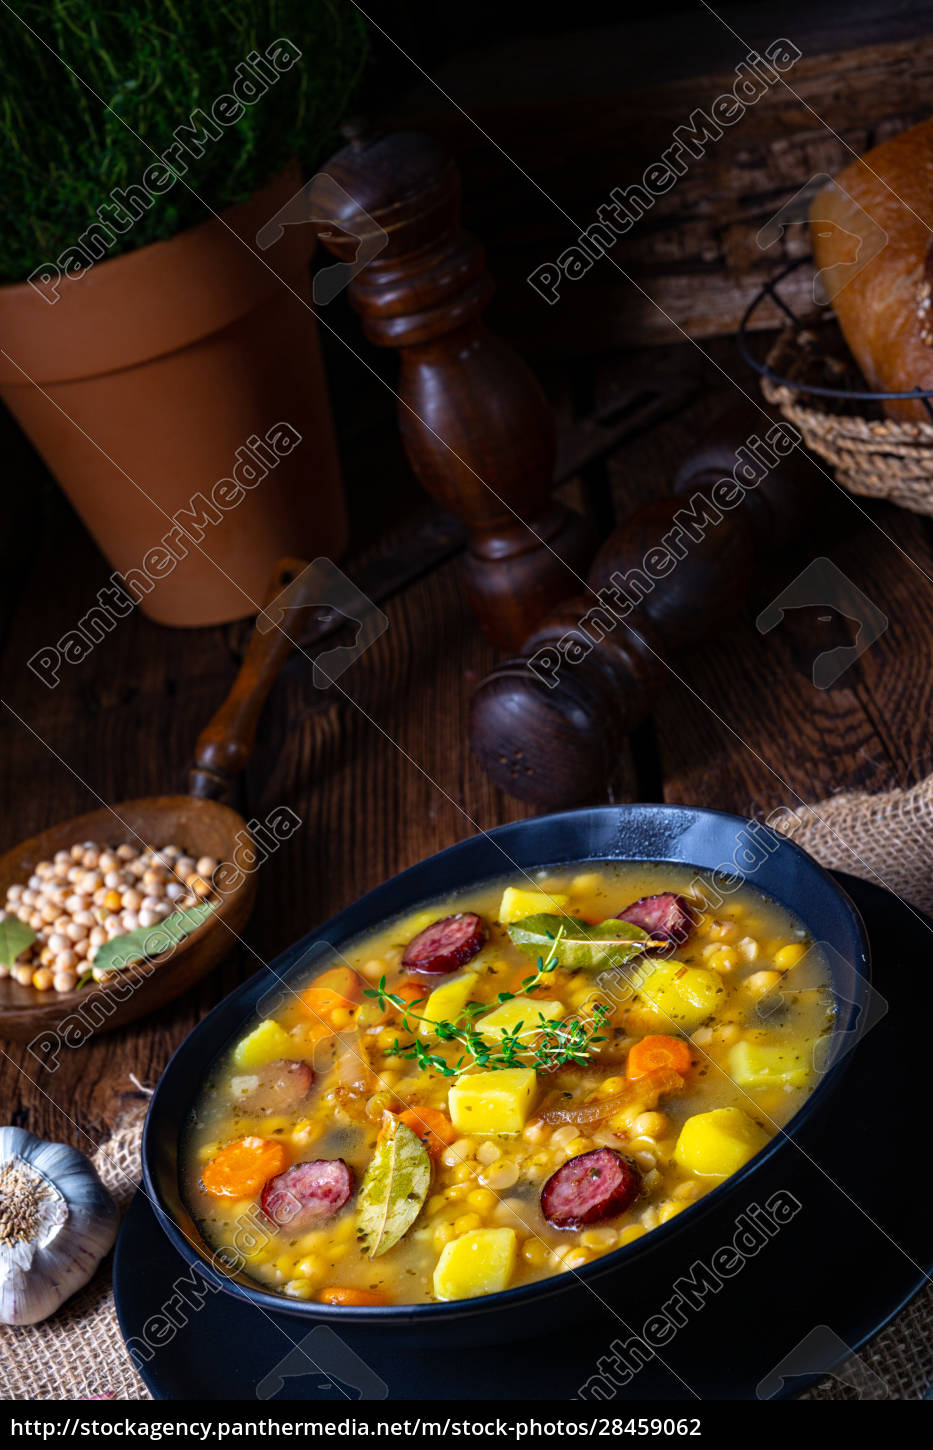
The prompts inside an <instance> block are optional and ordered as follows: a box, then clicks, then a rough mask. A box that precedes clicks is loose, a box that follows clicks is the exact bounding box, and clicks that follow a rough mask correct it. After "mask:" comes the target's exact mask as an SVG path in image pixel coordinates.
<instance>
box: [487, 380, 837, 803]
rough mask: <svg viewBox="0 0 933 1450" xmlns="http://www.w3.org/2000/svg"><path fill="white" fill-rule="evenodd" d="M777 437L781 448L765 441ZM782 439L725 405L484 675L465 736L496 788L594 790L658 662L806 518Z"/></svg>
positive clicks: (732, 606)
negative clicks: (568, 587) (664, 486)
mask: <svg viewBox="0 0 933 1450" xmlns="http://www.w3.org/2000/svg"><path fill="white" fill-rule="evenodd" d="M775 429H776V430H777V431H774V430H775ZM778 435H780V448H781V450H782V451H781V452H778V451H777V449H776V448H775V447H773V446H771V444H769V443H767V442H765V439H777V438H778ZM792 435H793V430H792V429H790V428H789V427H788V426H787V425H786V424H777V425H769V424H768V423H767V422H766V421H765V420H764V419H762V416H761V414H760V412H758V410H756V409H753V408H750V407H747V406H743V407H742V408H739V409H736V410H735V411H734V412H733V413H731V414H729V415H727V417H726V418H725V419H724V420H722V421H721V422H720V423H719V424H717V426H716V429H715V431H714V432H713V433H712V434H711V435H710V436H709V437H708V438H707V439H706V440H704V441H703V442H702V443H701V444H700V446H699V447H698V448H697V449H696V450H695V451H694V452H693V453H692V454H691V455H690V456H689V457H688V458H687V459H686V460H685V461H684V463H683V464H682V465H681V468H680V469H679V471H678V473H677V477H676V480H675V484H674V490H675V491H674V493H673V495H672V496H671V497H668V498H660V499H656V500H654V501H652V502H651V503H648V504H646V505H645V506H644V507H643V508H640V509H638V510H637V511H636V512H635V513H633V514H632V515H631V517H630V518H629V519H628V520H626V522H625V523H623V524H621V525H620V526H619V527H618V528H617V529H616V530H615V532H614V533H613V534H611V535H610V537H609V539H608V540H607V541H606V543H605V544H604V545H603V547H602V549H601V550H600V551H599V553H598V554H597V556H596V559H595V560H594V563H593V566H592V568H591V570H590V573H589V578H588V581H587V582H588V584H589V587H590V590H591V591H592V592H591V593H589V594H587V595H583V594H578V595H576V596H575V597H574V598H571V599H568V600H566V601H565V602H564V603H563V604H562V605H561V606H560V607H559V608H558V609H557V610H555V611H554V612H553V613H552V614H551V615H549V616H548V618H547V619H546V620H545V621H544V622H543V623H542V624H540V625H539V626H538V627H537V628H536V629H535V630H534V632H533V633H532V634H531V636H530V637H529V639H527V640H526V642H525V645H524V648H523V650H522V653H521V657H520V658H518V659H510V660H506V661H504V662H503V663H502V664H500V665H497V666H496V668H495V669H493V670H492V671H491V673H490V674H488V675H487V676H486V678H485V679H484V680H483V681H482V683H481V684H480V685H479V687H478V688H477V690H476V693H475V695H474V698H473V705H472V714H471V722H470V743H471V746H472V749H473V753H474V755H475V756H476V758H477V760H478V761H479V763H480V764H481V765H482V767H483V769H484V770H485V771H486V772H487V774H488V775H489V776H490V777H491V778H492V780H493V781H494V782H495V784H496V785H498V786H500V787H501V788H502V789H503V790H505V791H507V792H508V793H509V794H510V795H513V796H518V797H519V798H520V799H521V800H527V801H532V802H534V803H535V804H536V805H542V806H549V807H552V808H558V807H562V806H570V805H577V804H580V803H582V802H585V801H591V800H593V799H596V798H598V797H603V798H604V797H605V794H606V790H607V787H608V785H609V783H610V781H611V779H612V776H613V773H614V770H615V767H616V762H617V760H618V756H619V750H620V748H621V745H622V742H623V740H624V739H625V737H626V736H627V735H628V734H629V733H630V731H631V730H632V729H633V728H634V727H635V726H636V725H637V724H638V723H639V722H640V721H641V720H642V719H643V718H644V717H645V716H646V715H647V714H648V713H649V711H650V709H651V705H652V702H653V700H654V698H655V696H656V694H657V693H658V691H659V689H660V688H661V686H662V685H663V684H664V682H665V680H666V679H667V678H668V676H669V671H668V669H667V668H666V662H667V661H669V660H673V658H674V657H675V656H676V654H677V652H678V651H679V650H683V649H685V648H687V647H689V646H692V645H694V644H697V643H698V642H699V641H700V640H701V639H702V638H703V636H704V635H707V634H710V633H711V632H712V631H714V630H715V629H716V628H718V627H719V626H720V625H722V624H725V623H726V622H727V621H728V620H729V619H730V618H731V617H733V616H734V615H735V613H736V611H737V610H738V609H739V608H740V607H741V604H742V602H743V600H744V598H745V595H746V592H747V590H748V587H749V584H750V582H751V578H752V571H753V569H754V567H755V555H756V553H764V552H765V551H767V550H768V549H770V548H776V547H780V546H781V545H782V544H784V543H785V542H786V541H787V539H788V538H789V537H790V534H791V533H792V532H793V530H794V528H795V526H796V525H797V524H798V523H799V522H800V521H801V519H802V518H803V517H804V515H805V513H807V514H812V512H813V509H814V504H815V494H816V493H817V492H818V491H819V485H820V484H822V479H821V478H820V476H819V474H818V473H815V472H814V470H813V469H812V468H811V467H810V466H808V464H807V462H806V459H805V457H804V456H803V450H802V447H799V446H798V447H793V446H792V441H791V440H792ZM752 440H754V442H753V443H752ZM750 443H752V446H751V447H749V444H750ZM756 444H757V445H760V447H758V448H757V449H756V447H755V445H756ZM788 449H790V450H791V451H788ZM759 455H760V459H759ZM769 455H770V462H769V461H768V458H769ZM736 480H738V483H737V482H736ZM704 515H705V517H706V519H707V520H709V522H707V523H706V524H704V522H703V519H704ZM717 516H718V518H717ZM694 519H695V520H696V522H693V520H694Z"/></svg>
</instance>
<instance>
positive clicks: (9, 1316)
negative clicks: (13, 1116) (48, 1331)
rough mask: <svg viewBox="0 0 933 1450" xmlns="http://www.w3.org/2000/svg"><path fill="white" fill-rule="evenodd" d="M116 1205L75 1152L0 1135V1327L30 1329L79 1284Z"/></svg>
mask: <svg viewBox="0 0 933 1450" xmlns="http://www.w3.org/2000/svg"><path fill="white" fill-rule="evenodd" d="M116 1236H117V1206H116V1204H115V1203H114V1201H113V1199H112V1198H111V1197H110V1194H109V1193H108V1192H107V1190H106V1188H105V1187H104V1185H103V1184H102V1183H101V1181H100V1179H99V1178H98V1176H97V1173H96V1171H95V1169H94V1167H93V1165H92V1164H91V1163H90V1162H89V1161H88V1159H87V1158H85V1156H84V1154H83V1153H79V1152H78V1150H77V1149H76V1148H69V1147H68V1145H67V1144H65V1143H45V1142H43V1141H42V1139H41V1138H36V1137H35V1136H34V1135H33V1134H32V1133H27V1132H26V1130H25V1129H24V1128H0V1324H37V1323H38V1322H39V1321H40V1320H41V1319H47V1318H48V1316H49V1315H50V1314H53V1313H54V1312H55V1310H56V1309H57V1308H58V1306H59V1305H60V1304H63V1303H64V1302H65V1300H66V1299H68V1298H70V1297H71V1295H72V1294H74V1293H75V1292H76V1290H78V1289H80V1288H81V1287H82V1285H84V1284H86V1283H87V1281H88V1279H89V1278H90V1277H91V1275H92V1274H93V1272H94V1270H95V1269H96V1268H97V1265H98V1264H99V1263H100V1261H101V1259H102V1258H103V1257H104V1255H105V1254H106V1253H107V1252H108V1250H109V1249H110V1248H111V1247H112V1245H113V1241H114V1239H115V1238H116Z"/></svg>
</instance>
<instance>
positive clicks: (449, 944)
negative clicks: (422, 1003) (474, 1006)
mask: <svg viewBox="0 0 933 1450" xmlns="http://www.w3.org/2000/svg"><path fill="white" fill-rule="evenodd" d="M485 940H486V927H485V925H484V924H483V919H482V917H481V916H477V915H476V912H475V911H461V912H458V913H457V915H456V916H445V917H444V918H443V919H442V920H441V921H434V922H432V923H431V925H430V926H426V927H425V929H424V931H419V933H418V935H417V936H414V937H412V939H411V941H410V942H409V943H408V946H407V947H406V948H405V955H404V956H403V957H402V966H403V967H407V968H408V970H409V971H410V972H422V973H426V974H431V975H433V974H434V973H437V974H438V975H441V974H442V973H444V972H455V971H456V970H457V968H458V967H462V966H464V965H465V964H466V963H467V962H469V961H471V960H472V958H473V957H475V956H476V953H477V952H478V951H480V950H481V949H482V946H483V943H484V942H485Z"/></svg>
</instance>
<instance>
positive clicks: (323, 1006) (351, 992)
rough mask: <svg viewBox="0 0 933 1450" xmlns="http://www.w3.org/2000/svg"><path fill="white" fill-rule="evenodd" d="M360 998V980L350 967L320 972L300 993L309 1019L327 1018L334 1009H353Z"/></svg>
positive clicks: (333, 968)
mask: <svg viewBox="0 0 933 1450" xmlns="http://www.w3.org/2000/svg"><path fill="white" fill-rule="evenodd" d="M361 996H362V987H361V986H360V979H359V977H358V976H357V975H356V972H354V970H353V968H352V967H332V968H331V970H330V971H329V972H322V973H321V975H320V976H319V977H317V978H316V979H315V980H314V981H313V982H312V983H311V986H310V987H305V989H304V991H303V992H302V993H301V1004H302V1006H303V1007H304V1009H305V1011H306V1012H307V1013H308V1014H309V1016H311V1017H328V1016H330V1014H331V1012H333V1010H334V1008H335V1007H355V1006H356V1004H357V1002H358V1001H359V1000H360V997H361Z"/></svg>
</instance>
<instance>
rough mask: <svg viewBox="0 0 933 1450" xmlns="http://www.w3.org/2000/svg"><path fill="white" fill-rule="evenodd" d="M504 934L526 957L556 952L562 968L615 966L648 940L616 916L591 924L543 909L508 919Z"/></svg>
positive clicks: (635, 927)
mask: <svg viewBox="0 0 933 1450" xmlns="http://www.w3.org/2000/svg"><path fill="white" fill-rule="evenodd" d="M508 933H509V936H510V937H511V938H512V941H513V942H514V943H515V945H516V946H517V947H518V949H519V951H521V952H524V953H525V955H526V956H529V957H545V958H546V957H548V956H549V955H550V954H551V952H552V951H556V956H557V960H558V962H559V963H560V965H561V966H562V967H592V968H596V967H606V966H618V965H620V964H621V963H624V962H627V961H630V960H631V959H632V957H635V956H638V955H639V954H640V953H641V952H643V951H644V949H645V945H646V943H648V942H650V941H651V939H652V938H651V936H650V935H649V933H648V932H646V931H643V930H642V928H641V927H640V926H634V925H633V924H632V923H631V922H630V921H619V920H617V918H616V917H610V918H609V920H608V921H601V922H599V923H598V925H596V926H592V925H591V924H590V923H589V922H588V921H583V920H581V918H580V917H578V916H561V915H558V914H557V913H556V912H554V913H551V912H544V911H542V912H537V913H536V914H535V915H534V916H526V917H523V918H522V920H521V921H513V922H510V923H509V926H508ZM558 937H559V940H558ZM555 942H556V943H557V945H556V948H555Z"/></svg>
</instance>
